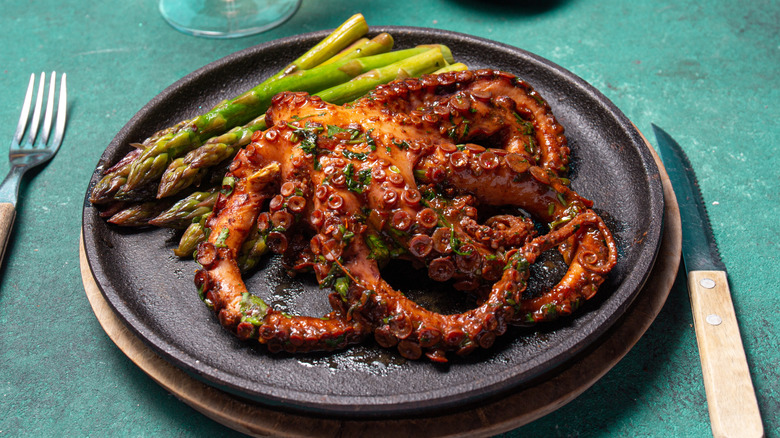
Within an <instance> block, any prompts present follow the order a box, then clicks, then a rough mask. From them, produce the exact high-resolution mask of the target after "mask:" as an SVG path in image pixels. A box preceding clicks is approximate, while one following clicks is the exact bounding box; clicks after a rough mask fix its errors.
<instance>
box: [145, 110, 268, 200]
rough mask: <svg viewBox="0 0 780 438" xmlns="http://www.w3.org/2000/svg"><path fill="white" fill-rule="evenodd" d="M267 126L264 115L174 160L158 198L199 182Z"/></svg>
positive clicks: (163, 177) (161, 182) (165, 173)
mask: <svg viewBox="0 0 780 438" xmlns="http://www.w3.org/2000/svg"><path fill="white" fill-rule="evenodd" d="M265 127H266V124H265V114H263V115H262V116H260V117H258V118H256V119H254V120H252V121H251V122H249V123H247V124H246V125H244V126H242V127H237V128H233V129H231V130H230V131H228V132H227V133H225V134H222V135H220V136H218V137H214V138H211V139H209V140H208V141H207V142H206V143H204V144H203V145H202V146H200V147H198V148H196V149H194V150H192V151H190V152H188V153H187V155H185V156H184V157H181V158H177V159H175V160H173V161H172V162H171V164H169V165H168V168H167V169H166V170H165V172H164V173H163V175H162V177H161V178H160V185H159V186H158V188H157V198H164V197H167V196H171V195H174V194H176V193H178V192H180V191H181V190H183V189H185V188H187V187H189V186H191V185H192V184H196V183H198V182H199V181H200V180H201V179H202V178H203V176H204V175H205V174H206V173H207V172H208V171H209V169H210V168H211V167H213V166H216V165H217V164H219V163H221V162H223V161H225V160H227V159H229V158H231V157H233V155H235V154H236V152H238V150H239V149H240V148H242V147H244V146H246V145H247V144H249V141H250V140H251V139H252V134H253V133H254V132H255V131H257V130H263V129H265Z"/></svg>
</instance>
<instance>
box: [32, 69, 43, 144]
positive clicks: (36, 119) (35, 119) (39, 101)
mask: <svg viewBox="0 0 780 438" xmlns="http://www.w3.org/2000/svg"><path fill="white" fill-rule="evenodd" d="M44 85H46V73H41V82H40V83H39V85H38V94H37V95H36V97H35V109H33V116H32V124H31V125H30V129H29V130H28V131H27V146H29V147H33V144H34V143H35V137H36V136H37V135H38V125H40V123H41V107H42V106H43V89H44Z"/></svg>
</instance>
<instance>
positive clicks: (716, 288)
mask: <svg viewBox="0 0 780 438" xmlns="http://www.w3.org/2000/svg"><path fill="white" fill-rule="evenodd" d="M710 286H711V287H710ZM688 290H689V291H690V298H691V308H692V309H693V321H694V325H695V327H696V341H697V342H698V344H699V353H700V355H701V365H702V372H703V375H704V389H705V390H706V392H707V400H708V404H709V410H710V422H711V423H712V433H713V435H714V436H715V437H716V438H717V437H736V436H739V437H762V436H764V428H763V425H762V424H761V414H760V413H759V410H758V403H757V401H756V397H755V391H754V389H753V383H752V381H751V379H750V371H749V369H748V364H747V359H746V358H745V350H744V348H743V347H742V338H741V337H740V333H739V326H738V325H737V317H736V314H735V313H734V304H733V303H732V301H731V293H730V292H729V286H728V280H727V278H726V273H725V272H721V271H691V272H689V273H688ZM713 316H714V317H713ZM716 319H719V320H720V323H718V324H713V323H712V322H714V321H715V320H716ZM725 382H728V384H726V385H724V383H725Z"/></svg>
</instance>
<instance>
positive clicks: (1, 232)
mask: <svg viewBox="0 0 780 438" xmlns="http://www.w3.org/2000/svg"><path fill="white" fill-rule="evenodd" d="M14 219H16V207H15V206H14V205H13V204H11V203H10V202H2V203H0V245H2V246H0V265H2V263H3V259H4V258H5V249H6V247H8V240H9V238H10V237H11V230H12V229H13V227H14Z"/></svg>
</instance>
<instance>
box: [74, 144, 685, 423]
mask: <svg viewBox="0 0 780 438" xmlns="http://www.w3.org/2000/svg"><path fill="white" fill-rule="evenodd" d="M645 142H647V140H645ZM648 148H649V149H650V151H651V152H652V153H653V156H654V158H655V161H656V164H657V165H658V168H659V170H660V174H661V179H662V183H663V189H664V203H665V211H664V231H663V237H662V241H661V248H660V250H659V253H658V257H657V259H656V262H655V265H654V266H653V270H652V272H651V273H650V276H649V278H648V280H647V283H646V284H645V285H644V287H643V288H642V291H641V292H640V293H639V295H638V296H637V298H636V300H635V301H634V303H633V304H632V305H631V307H630V309H629V310H628V311H627V312H626V314H625V315H624V317H623V318H622V319H620V320H619V321H618V322H617V323H616V324H615V325H614V327H612V329H611V330H609V331H608V332H607V334H606V335H605V336H604V338H603V339H600V340H599V341H597V342H596V345H594V346H592V347H591V348H590V349H588V350H587V352H586V353H585V354H583V355H582V356H580V357H578V358H576V360H574V361H573V362H572V363H570V364H568V365H567V366H565V367H564V368H562V369H560V370H558V371H557V372H556V373H555V374H553V375H552V376H550V377H549V378H547V379H546V380H544V381H542V382H539V383H537V384H535V385H532V386H528V387H525V388H523V389H521V390H520V391H519V392H516V393H514V394H511V395H509V396H507V397H505V398H503V399H500V400H494V401H492V402H489V403H486V404H484V405H483V406H481V407H478V408H473V409H469V410H465V411H457V412H454V413H452V414H446V415H437V416H428V417H420V418H408V419H377V420H342V419H328V418H322V417H314V416H306V415H303V414H298V413H291V412H285V411H280V410H276V409H273V408H271V407H269V406H264V405H261V404H258V403H254V402H251V401H246V400H244V399H241V398H238V397H235V396H233V395H231V394H228V393H226V392H223V391H220V390H218V389H216V388H213V387H211V386H209V385H206V384H204V383H202V382H200V381H198V380H196V379H194V378H192V377H190V376H189V375H188V374H187V373H185V372H184V371H182V370H180V369H178V368H176V367H174V366H173V365H171V364H170V363H168V362H166V361H165V360H164V359H162V358H160V357H159V356H158V355H157V354H156V353H154V352H153V351H152V350H150V349H149V348H148V347H147V346H146V345H145V344H144V343H143V342H142V341H141V340H140V339H138V338H137V337H136V336H135V335H133V334H132V333H131V332H130V331H129V330H128V329H127V328H126V327H125V326H124V324H123V323H122V321H121V320H120V319H119V318H118V317H117V316H116V315H115V314H114V312H113V310H112V309H111V307H110V306H109V305H108V303H107V302H106V301H105V300H104V298H103V295H102V294H101V292H100V289H99V288H98V286H97V283H96V282H95V279H94V278H93V277H92V273H91V272H90V269H89V266H88V264H87V259H86V255H85V252H84V245H83V243H82V244H81V245H80V262H81V276H82V281H83V283H84V288H85V290H86V293H87V298H88V299H89V302H90V304H91V305H92V309H93V311H94V312H95V315H96V316H97V318H98V320H99V321H100V324H101V325H102V326H103V329H104V330H105V331H106V333H107V334H108V336H109V337H110V338H111V340H113V341H114V343H116V345H117V346H118V347H119V349H120V350H122V352H124V353H125V354H126V355H127V357H129V358H130V360H132V361H133V362H134V363H135V364H136V365H138V366H139V367H140V368H141V369H142V370H143V371H144V372H145V373H146V374H148V375H149V376H150V377H151V378H152V379H154V380H155V381H156V382H157V383H158V384H160V385H161V386H162V387H164V388H165V389H167V390H168V391H170V392H171V393H172V394H174V395H175V396H176V397H178V398H179V399H180V400H182V401H183V402H184V403H186V404H188V405H190V406H191V407H193V408H194V409H196V410H198V411H199V412H201V413H203V414H204V415H206V416H208V417H209V418H211V419H213V420H215V421H217V422H219V423H221V424H224V425H225V426H228V427H230V428H232V429H235V430H237V431H239V432H243V433H245V434H248V435H252V436H289V437H337V436H338V437H362V436H372V437H374V438H382V437H390V436H413V435H414V436H426V437H453V436H469V437H474V436H491V435H495V434H499V433H502V432H506V431H509V430H512V429H514V428H517V427H519V426H522V425H524V424H527V423H530V422H531V421H533V420H536V419H537V418H540V417H542V416H544V415H546V414H549V413H550V412H553V411H555V410H556V409H558V408H560V407H561V406H563V405H565V404H566V403H568V402H570V401H571V400H573V399H574V398H576V397H577V396H579V395H580V394H582V393H583V392H584V391H585V390H586V389H588V388H589V387H591V386H592V385H593V384H594V383H596V381H598V380H599V379H600V378H601V377H602V376H604V375H605V374H606V373H607V371H609V370H610V369H611V368H612V367H613V366H614V365H615V364H617V363H618V362H619V361H620V360H621V359H622V358H623V356H625V355H626V353H628V351H629V350H630V349H631V348H632V347H633V346H634V345H635V344H636V342H637V341H638V340H639V338H641V337H642V335H643V334H644V333H645V331H646V330H647V328H648V327H649V326H650V324H651V323H652V322H653V320H655V317H656V316H657V315H658V312H660V310H661V308H662V307H663V305H664V303H665V302H666V298H667V296H668V295H669V291H670V290H671V288H672V285H673V283H674V280H675V277H676V276H677V269H678V268H679V264H680V254H681V247H682V234H681V228H680V212H679V209H678V206H677V200H676V198H675V196H674V192H673V191H672V186H671V183H670V182H669V177H668V175H667V174H666V170H665V169H664V167H663V164H662V163H661V161H660V160H659V158H658V155H657V154H656V153H655V151H653V148H652V147H651V146H650V145H649V143H648Z"/></svg>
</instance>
